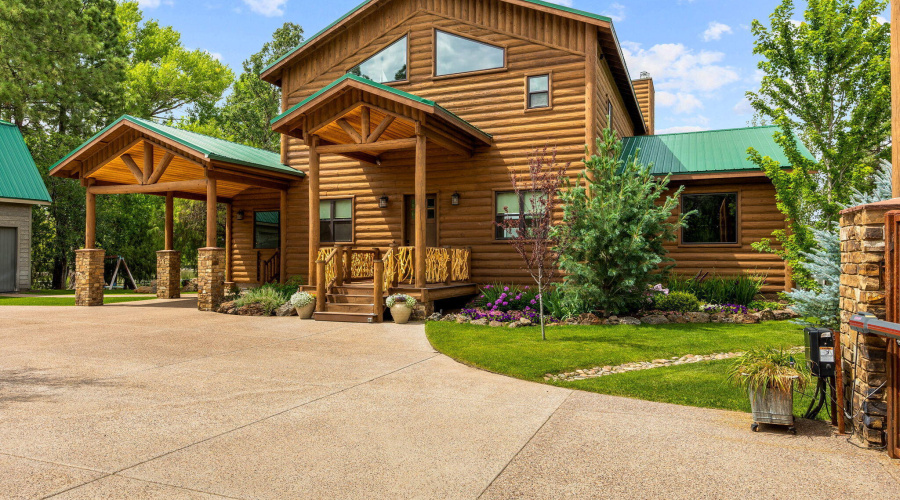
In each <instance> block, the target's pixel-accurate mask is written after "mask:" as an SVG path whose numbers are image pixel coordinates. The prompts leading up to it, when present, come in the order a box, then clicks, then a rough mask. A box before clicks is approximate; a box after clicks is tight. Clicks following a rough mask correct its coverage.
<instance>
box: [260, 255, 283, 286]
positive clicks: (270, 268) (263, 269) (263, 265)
mask: <svg viewBox="0 0 900 500" xmlns="http://www.w3.org/2000/svg"><path fill="white" fill-rule="evenodd" d="M280 257H281V255H280V254H279V252H278V250H276V251H275V254H274V255H272V257H270V258H268V259H263V257H262V252H256V281H257V283H274V282H276V281H279V280H280V279H281V258H280Z"/></svg>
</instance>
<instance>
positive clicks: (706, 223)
mask: <svg viewBox="0 0 900 500" xmlns="http://www.w3.org/2000/svg"><path fill="white" fill-rule="evenodd" d="M737 199H738V195H737V193H715V194H685V195H682V196H681V211H682V213H685V214H686V213H689V212H692V211H694V210H696V213H694V214H693V215H691V216H690V217H688V219H687V226H686V227H684V228H682V230H681V242H682V243H684V244H703V243H737V242H738V239H737V217H738V206H737V205H738V202H737Z"/></svg>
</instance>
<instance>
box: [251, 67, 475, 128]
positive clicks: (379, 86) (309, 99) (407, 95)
mask: <svg viewBox="0 0 900 500" xmlns="http://www.w3.org/2000/svg"><path fill="white" fill-rule="evenodd" d="M347 80H352V81H354V82H358V83H361V84H363V85H366V86H369V87H372V88H375V89H378V90H383V91H385V92H390V93H391V94H394V95H396V96H397V97H401V98H404V99H409V100H411V101H414V102H417V103H419V104H423V105H425V106H429V107H432V108H435V109H437V110H441V111H442V112H444V113H446V114H447V115H449V116H450V117H451V118H452V119H454V120H458V121H459V122H460V123H461V124H463V125H465V126H467V127H470V128H471V129H472V130H474V131H476V132H477V133H479V134H482V135H484V136H485V137H487V138H488V139H493V136H492V135H491V134H489V133H487V132H485V131H483V130H481V129H480V128H478V127H476V126H475V125H472V124H471V123H469V122H467V121H466V120H464V119H462V118H460V117H459V116H457V115H456V114H455V113H453V112H452V111H450V110H448V109H447V108H445V107H443V106H441V105H440V104H438V103H436V102H435V101H432V100H430V99H425V98H424V97H419V96H417V95H415V94H410V93H409V92H404V91H402V90H400V89H395V88H394V87H391V86H389V85H384V84H383V83H377V82H374V81H372V80H369V79H368V78H363V77H361V76H357V75H354V74H351V73H347V74H345V75H343V76H341V77H340V78H338V79H337V80H335V81H333V82H331V83H329V84H328V85H326V86H325V87H323V88H322V89H321V90H319V91H318V92H316V93H315V94H313V95H311V96H309V97H307V98H306V99H304V100H302V101H300V102H298V103H297V104H295V105H293V106H291V108H290V109H288V110H287V111H285V112H284V113H281V114H280V115H278V116H276V117H275V118H273V119H272V120H271V121H270V122H269V124H270V125H274V124H275V123H277V122H279V121H281V120H283V119H284V118H286V117H287V116H290V115H291V114H293V113H294V112H296V111H297V110H299V109H302V108H303V107H304V106H306V105H307V104H309V103H311V102H313V101H315V100H316V99H318V98H319V97H320V96H322V95H323V94H325V93H327V92H328V91H329V90H331V89H333V88H334V87H336V86H338V85H340V84H341V83H343V82H345V81H347Z"/></svg>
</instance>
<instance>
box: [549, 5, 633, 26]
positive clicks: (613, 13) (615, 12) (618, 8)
mask: <svg viewBox="0 0 900 500" xmlns="http://www.w3.org/2000/svg"><path fill="white" fill-rule="evenodd" d="M559 3H562V2H559ZM600 13H601V14H603V15H604V16H606V17H608V18H610V19H612V20H613V22H616V23H621V22H622V21H624V20H625V6H624V5H622V4H620V3H618V2H617V3H613V4H610V5H609V7H607V8H606V10H603V11H600Z"/></svg>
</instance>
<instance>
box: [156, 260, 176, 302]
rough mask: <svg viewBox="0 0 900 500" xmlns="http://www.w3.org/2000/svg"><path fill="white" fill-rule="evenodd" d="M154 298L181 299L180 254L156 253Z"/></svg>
mask: <svg viewBox="0 0 900 500" xmlns="http://www.w3.org/2000/svg"><path fill="white" fill-rule="evenodd" d="M156 297H157V298H160V299H177V298H179V297H181V252H177V251H175V250H160V251H158V252H156Z"/></svg>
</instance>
